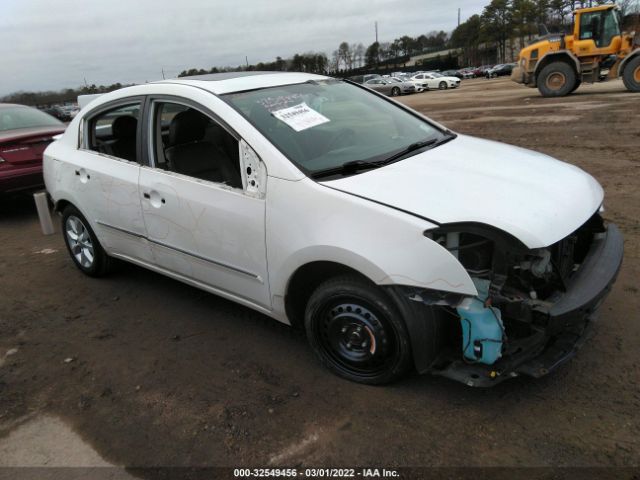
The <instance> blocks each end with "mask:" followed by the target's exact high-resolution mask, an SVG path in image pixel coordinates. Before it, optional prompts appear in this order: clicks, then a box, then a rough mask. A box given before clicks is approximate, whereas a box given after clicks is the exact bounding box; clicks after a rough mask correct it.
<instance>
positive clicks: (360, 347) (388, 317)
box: [305, 275, 412, 385]
mask: <svg viewBox="0 0 640 480" xmlns="http://www.w3.org/2000/svg"><path fill="white" fill-rule="evenodd" d="M305 329H306V333H307V339H308V340H309V343H310V345H311V347H312V348H313V350H314V351H315V353H316V355H317V356H318V358H319V359H320V362H321V363H322V364H323V365H324V366H325V367H326V368H328V369H329V370H331V371H332V372H333V373H335V374H336V375H338V376H340V377H343V378H346V379H347V380H351V381H353V382H358V383H364V384H369V385H379V384H384V383H389V382H392V381H394V380H397V379H398V378H400V377H402V376H403V375H404V374H405V373H406V372H407V370H409V368H410V367H411V364H412V355H411V346H410V342H409V334H408V333H407V328H406V326H405V323H404V320H403V319H402V318H401V315H400V313H399V311H398V309H397V307H396V305H395V304H394V302H393V301H392V300H391V299H390V298H389V297H388V296H387V295H386V293H385V292H384V291H383V290H382V289H380V288H379V287H378V286H376V285H373V284H371V283H369V282H367V281H366V280H364V279H361V278H359V277H357V276H351V275H346V276H340V277H335V278H332V279H330V280H327V281H325V282H324V283H322V284H321V285H320V286H319V287H318V288H317V289H316V290H315V292H313V294H312V295H311V297H310V299H309V302H308V303H307V308H306V312H305Z"/></svg>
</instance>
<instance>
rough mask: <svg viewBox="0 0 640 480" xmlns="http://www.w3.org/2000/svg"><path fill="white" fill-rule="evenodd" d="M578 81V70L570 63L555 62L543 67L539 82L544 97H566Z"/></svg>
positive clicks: (539, 88)
mask: <svg viewBox="0 0 640 480" xmlns="http://www.w3.org/2000/svg"><path fill="white" fill-rule="evenodd" d="M576 82H577V78H576V72H575V70H574V69H573V68H572V67H571V66H570V65H569V64H568V63H565V62H553V63H550V64H549V65H547V66H546V67H544V68H543V69H542V71H541V72H540V75H538V82H537V83H538V90H540V93H541V94H542V96H543V97H564V96H565V95H568V94H570V93H571V92H572V91H573V90H574V88H575V85H576Z"/></svg>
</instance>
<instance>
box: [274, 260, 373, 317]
mask: <svg viewBox="0 0 640 480" xmlns="http://www.w3.org/2000/svg"><path fill="white" fill-rule="evenodd" d="M344 274H351V275H357V276H359V277H361V278H365V279H367V280H368V281H370V280H369V279H368V278H367V277H366V276H365V275H363V274H362V273H360V272H358V271H357V270H355V269H353V268H351V267H348V266H346V265H343V264H341V263H336V262H327V261H318V262H311V263H307V264H306V265H302V266H301V267H299V268H298V269H297V270H296V271H295V272H294V274H293V275H292V276H291V278H290V279H289V285H288V287H287V293H286V294H285V297H284V305H285V311H286V313H287V317H288V318H289V321H290V322H291V325H292V326H293V327H295V328H301V329H302V328H304V311H305V309H306V307H307V302H308V301H309V297H311V294H312V293H313V292H314V291H315V289H316V288H318V287H319V286H320V284H321V283H322V282H324V281H325V280H328V279H329V278H332V277H336V276H338V275H344Z"/></svg>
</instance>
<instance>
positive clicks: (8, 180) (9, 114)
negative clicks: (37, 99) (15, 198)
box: [0, 103, 66, 194]
mask: <svg viewBox="0 0 640 480" xmlns="http://www.w3.org/2000/svg"><path fill="white" fill-rule="evenodd" d="M65 128H66V125H65V124H64V123H62V122H61V121H60V120H58V119H56V118H54V117H52V116H51V115H49V114H47V113H44V112H41V111H39V110H36V109H35V108H31V107H27V106H24V105H14V104H10V103H0V194H4V193H12V192H16V191H20V190H29V189H33V188H37V187H41V186H42V185H44V181H43V179H42V152H43V151H44V149H45V148H47V146H48V145H49V144H50V143H51V142H52V141H53V137H54V136H55V135H58V134H60V133H62V132H64V130H65Z"/></svg>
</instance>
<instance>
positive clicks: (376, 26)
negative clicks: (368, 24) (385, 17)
mask: <svg viewBox="0 0 640 480" xmlns="http://www.w3.org/2000/svg"><path fill="white" fill-rule="evenodd" d="M375 28H376V43H378V22H377V21H376V23H375Z"/></svg>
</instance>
